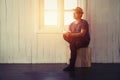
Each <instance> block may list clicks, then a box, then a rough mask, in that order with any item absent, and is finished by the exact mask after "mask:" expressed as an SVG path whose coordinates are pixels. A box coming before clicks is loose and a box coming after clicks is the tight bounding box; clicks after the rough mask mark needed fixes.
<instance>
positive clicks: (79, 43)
mask: <svg viewBox="0 0 120 80" xmlns="http://www.w3.org/2000/svg"><path fill="white" fill-rule="evenodd" d="M63 38H64V40H66V41H67V42H68V43H69V44H70V51H71V54H70V55H71V57H70V64H69V66H70V67H74V65H75V60H76V55H77V49H78V48H83V47H88V44H89V42H86V41H85V40H84V39H83V38H82V37H79V38H75V37H67V36H66V35H65V34H64V35H63Z"/></svg>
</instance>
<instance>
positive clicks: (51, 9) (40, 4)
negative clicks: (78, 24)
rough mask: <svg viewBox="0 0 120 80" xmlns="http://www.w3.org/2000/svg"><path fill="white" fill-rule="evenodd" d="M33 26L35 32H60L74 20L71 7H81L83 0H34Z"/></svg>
mask: <svg viewBox="0 0 120 80" xmlns="http://www.w3.org/2000/svg"><path fill="white" fill-rule="evenodd" d="M35 1H36V2H34V3H35V4H34V10H35V14H34V15H35V16H34V17H35V18H34V19H35V20H34V21H35V26H36V32H37V33H62V32H63V31H64V30H67V26H68V25H69V24H70V23H71V22H72V21H74V19H73V9H74V8H75V7H76V6H80V7H82V8H83V10H84V13H85V0H35Z"/></svg>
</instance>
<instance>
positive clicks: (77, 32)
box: [63, 7, 90, 71]
mask: <svg viewBox="0 0 120 80" xmlns="http://www.w3.org/2000/svg"><path fill="white" fill-rule="evenodd" d="M82 15H83V10H82V9H81V8H80V7H76V8H75V9H74V19H75V21H74V22H72V23H71V24H70V25H69V31H68V32H67V33H64V34H63V38H64V40H66V41H67V42H69V44H70V50H71V54H70V55H71V58H70V64H69V65H68V66H67V67H66V68H64V69H63V70H64V71H73V70H74V66H75V60H76V54H77V49H78V48H83V47H88V45H89V42H90V35H89V25H88V23H87V21H86V20H84V19H82Z"/></svg>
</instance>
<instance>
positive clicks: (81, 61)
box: [75, 47, 91, 67]
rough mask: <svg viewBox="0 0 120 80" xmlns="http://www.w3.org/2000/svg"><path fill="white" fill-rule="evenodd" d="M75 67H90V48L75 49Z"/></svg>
mask: <svg viewBox="0 0 120 80" xmlns="http://www.w3.org/2000/svg"><path fill="white" fill-rule="evenodd" d="M75 67H91V49H90V48H89V47H87V48H80V49H78V50H77V56H76V62H75Z"/></svg>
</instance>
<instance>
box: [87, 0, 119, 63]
mask: <svg viewBox="0 0 120 80" xmlns="http://www.w3.org/2000/svg"><path fill="white" fill-rule="evenodd" d="M87 8H88V16H87V17H88V20H89V23H90V27H91V29H90V31H91V38H92V40H91V47H92V61H93V62H98V63H119V62H120V32H119V31H120V23H119V22H120V0H88V3H87Z"/></svg>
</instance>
